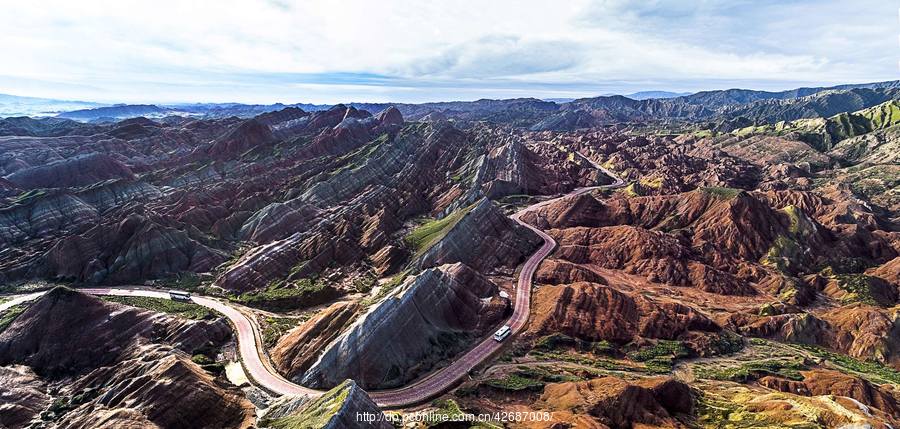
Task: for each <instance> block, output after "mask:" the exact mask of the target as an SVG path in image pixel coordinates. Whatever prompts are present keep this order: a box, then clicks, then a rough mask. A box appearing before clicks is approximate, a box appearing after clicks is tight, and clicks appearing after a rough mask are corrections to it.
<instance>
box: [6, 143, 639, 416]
mask: <svg viewBox="0 0 900 429" xmlns="http://www.w3.org/2000/svg"><path fill="white" fill-rule="evenodd" d="M579 156H581V154H579ZM582 157H583V156H582ZM583 158H584V159H586V160H587V161H588V162H590V163H591V164H592V165H593V166H594V167H596V168H597V169H599V170H602V171H603V172H604V173H606V174H607V175H609V176H610V177H613V178H615V179H616V181H615V183H613V184H611V185H604V186H593V187H587V188H579V189H576V190H574V191H572V192H569V193H568V194H566V195H564V196H562V197H559V198H566V197H571V196H575V195H581V194H584V193H587V192H590V191H592V190H594V189H600V188H617V187H621V186H622V185H623V184H624V182H623V181H622V180H621V179H619V178H617V177H616V176H615V175H613V174H612V173H611V172H609V171H608V170H606V169H605V168H603V167H601V166H599V165H597V164H596V163H594V162H593V161H590V160H589V159H588V158H586V157H583ZM559 198H555V199H551V200H546V201H542V202H540V203H537V204H534V205H531V206H528V207H526V208H524V209H522V210H520V211H518V212H516V213H515V214H513V215H512V216H510V218H511V219H513V220H514V221H516V222H518V223H519V224H520V225H522V226H524V227H526V228H528V229H530V230H532V231H533V232H534V233H535V234H537V235H538V236H540V237H541V238H542V239H543V240H544V243H543V244H542V245H541V247H540V248H539V249H538V250H537V252H535V253H534V254H533V255H531V256H530V257H529V258H528V260H527V261H525V264H523V265H522V268H521V270H520V271H519V278H518V282H517V283H516V300H515V306H514V307H513V314H512V316H511V317H510V319H509V320H508V321H507V324H508V325H509V326H510V328H511V330H512V335H515V334H517V333H519V332H520V331H521V330H522V328H524V327H525V324H526V323H527V322H528V315H529V313H530V312H531V283H532V278H533V277H534V273H535V271H537V268H538V265H540V263H541V262H542V261H543V260H544V258H546V257H547V255H549V254H550V252H552V251H553V249H554V248H555V247H556V242H555V241H554V240H553V238H551V237H550V236H549V235H547V234H546V233H544V232H543V231H541V230H539V229H537V228H535V227H533V226H531V225H529V224H527V223H525V222H524V221H522V220H521V219H520V217H521V216H522V215H523V214H525V213H527V212H529V211H532V210H535V209H538V208H540V207H543V206H546V205H547V204H550V203H552V202H553V201H556V200H557V199H559ZM79 290H80V291H82V292H86V293H90V294H94V295H117V296H145V297H152V298H165V299H168V298H169V294H168V293H167V292H161V291H158V290H149V289H142V288H128V289H126V288H93V289H79ZM42 294H43V292H37V293H32V294H28V295H22V296H18V297H16V298H14V299H13V300H11V301H7V302H5V303H3V304H0V311H3V310H6V309H7V308H9V307H11V306H13V305H16V304H19V303H22V302H26V301H29V300H32V299H35V298H37V297H39V296H41V295H42ZM192 300H193V301H194V302H195V303H197V304H199V305H202V306H204V307H207V308H210V309H213V310H216V311H218V312H219V313H222V314H223V315H225V317H227V318H228V319H229V320H230V321H231V323H232V324H233V325H234V328H235V332H236V334H237V340H238V351H239V354H240V356H241V361H242V363H243V366H244V370H245V371H246V372H247V375H248V376H249V378H250V379H251V380H253V381H254V382H255V383H256V384H257V385H258V386H261V387H263V388H264V389H266V390H268V391H270V392H272V393H275V394H278V395H307V396H311V397H314V396H319V395H321V394H322V393H323V392H322V391H319V390H315V389H310V388H307V387H303V386H300V385H298V384H295V383H293V382H291V381H289V380H287V379H285V378H284V377H282V376H281V375H279V374H278V372H277V371H275V369H274V368H272V366H271V363H270V362H269V360H268V358H266V357H265V356H263V349H264V348H263V345H262V340H261V335H260V334H259V329H258V328H257V327H256V326H255V325H254V323H253V322H252V321H251V320H250V318H248V317H247V316H246V315H245V314H244V313H242V312H241V311H240V310H238V309H237V308H236V307H233V306H231V305H229V304H228V303H225V302H223V301H219V300H216V299H212V298H207V297H202V296H193V297H192ZM508 341H509V340H507V341H505V342H502V343H501V342H497V341H494V339H493V335H491V336H489V337H487V338H485V339H484V340H482V341H481V342H480V343H478V345H476V346H475V347H474V348H472V349H471V350H469V351H468V352H466V353H465V354H463V355H462V356H461V357H459V358H458V359H457V360H455V361H453V363H451V364H450V365H448V366H446V367H444V368H441V369H439V370H437V371H435V372H433V373H431V374H430V375H428V376H426V377H424V378H422V379H420V380H418V381H415V382H413V383H412V384H410V385H407V386H404V387H401V388H397V389H391V390H376V391H371V392H369V396H371V397H372V399H373V400H374V401H375V402H376V403H377V404H378V405H379V406H382V407H385V408H397V407H402V406H408V405H415V404H419V403H422V402H424V401H426V400H428V399H431V398H434V397H436V396H438V395H440V394H442V393H444V392H446V391H447V390H448V389H450V388H451V387H453V386H454V385H455V384H456V383H457V382H459V381H460V380H462V379H463V378H464V377H466V375H467V374H468V373H469V372H470V371H471V370H472V369H474V368H475V367H476V366H478V365H479V364H481V363H482V362H484V361H486V360H487V359H488V358H490V357H491V356H492V355H493V354H495V353H496V352H498V351H499V350H500V349H501V348H502V347H503V345H504V344H505V343H506V342H508Z"/></svg>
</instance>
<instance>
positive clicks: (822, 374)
mask: <svg viewBox="0 0 900 429" xmlns="http://www.w3.org/2000/svg"><path fill="white" fill-rule="evenodd" d="M801 374H802V376H803V380H802V381H790V380H784V379H781V378H777V377H771V376H770V377H764V378H763V379H760V381H759V382H760V384H762V385H764V386H766V387H769V388H772V389H776V390H780V391H782V392H790V393H794V394H798V395H803V396H813V395H833V396H843V397H846V398H850V399H853V400H854V401H857V402H858V403H860V404H863V405H864V406H866V407H870V408H874V409H875V410H877V411H880V412H881V413H884V414H886V415H888V416H898V415H900V398H898V396H897V394H896V393H895V392H894V391H892V390H890V389H885V388H884V387H881V386H878V385H875V384H872V383H870V382H869V381H867V380H865V379H862V378H859V377H856V376H853V375H850V374H847V373H843V372H838V371H833V370H827V369H815V370H811V371H803V372H802V373H801ZM869 411H870V413H871V412H872V411H874V410H871V409H870V410H869Z"/></svg>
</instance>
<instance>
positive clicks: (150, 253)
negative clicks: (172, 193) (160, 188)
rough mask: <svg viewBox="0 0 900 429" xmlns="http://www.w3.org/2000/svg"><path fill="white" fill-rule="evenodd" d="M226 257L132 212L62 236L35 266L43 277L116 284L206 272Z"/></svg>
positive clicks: (184, 234)
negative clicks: (80, 232)
mask: <svg viewBox="0 0 900 429" xmlns="http://www.w3.org/2000/svg"><path fill="white" fill-rule="evenodd" d="M225 259H226V256H225V255H224V254H223V253H221V252H218V251H216V250H214V249H211V248H209V247H207V246H205V245H204V244H202V243H200V242H198V241H197V240H195V239H194V238H192V237H191V236H190V235H189V234H188V233H186V232H184V231H182V230H179V229H175V228H172V227H168V226H164V225H160V224H158V223H156V222H154V221H153V220H152V219H150V218H148V217H146V216H144V215H140V214H133V215H131V216H128V217H126V218H125V219H123V220H122V221H120V222H117V223H110V224H101V225H98V226H96V227H94V228H92V229H90V230H88V231H87V232H85V233H84V234H82V235H73V236H70V237H66V238H63V239H62V240H60V241H58V242H57V243H56V244H55V245H54V246H53V247H52V248H51V249H50V250H49V251H47V253H46V254H44V256H43V258H42V260H43V263H42V264H41V265H40V267H39V268H37V269H38V270H40V271H38V273H39V274H40V275H41V276H43V277H53V278H58V279H68V280H75V281H79V282H89V283H114V284H118V283H126V282H134V281H138V280H140V279H153V278H162V277H166V276H170V275H173V274H177V273H179V272H182V271H191V272H205V271H209V270H211V269H212V268H213V267H215V266H216V265H218V264H220V263H222V262H223V261H224V260H225Z"/></svg>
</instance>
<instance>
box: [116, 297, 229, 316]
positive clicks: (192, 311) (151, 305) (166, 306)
mask: <svg viewBox="0 0 900 429" xmlns="http://www.w3.org/2000/svg"><path fill="white" fill-rule="evenodd" d="M103 299H104V300H106V301H110V302H116V303H119V304H125V305H130V306H132V307H140V308H144V309H147V310H151V311H155V312H158V313H169V314H173V315H175V316H178V317H183V318H185V319H192V320H211V319H215V318H218V317H219V314H218V313H216V312H215V311H213V310H210V309H208V308H206V307H203V306H202V305H197V304H194V303H190V302H181V301H172V300H169V299H164V298H150V297H145V296H112V295H109V296H104V297H103Z"/></svg>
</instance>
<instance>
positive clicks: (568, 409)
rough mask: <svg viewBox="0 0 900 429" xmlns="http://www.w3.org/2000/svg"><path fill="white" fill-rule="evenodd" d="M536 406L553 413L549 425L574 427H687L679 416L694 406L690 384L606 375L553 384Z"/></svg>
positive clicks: (664, 379) (685, 415) (662, 378)
mask: <svg viewBox="0 0 900 429" xmlns="http://www.w3.org/2000/svg"><path fill="white" fill-rule="evenodd" d="M535 406H536V407H538V408H539V409H542V410H546V411H551V412H552V413H553V414H552V415H553V422H547V427H557V426H556V425H553V424H559V425H560V426H562V425H564V424H567V423H568V424H570V425H573V426H572V427H611V428H629V427H643V426H645V425H646V426H647V427H664V428H686V427H690V426H689V425H687V424H685V423H683V422H682V420H679V417H681V418H685V417H687V416H689V415H691V413H692V412H693V409H694V405H693V399H692V394H691V389H690V387H688V386H687V385H686V384H684V383H682V382H680V381H676V380H673V379H671V378H666V377H661V378H649V379H644V380H640V381H637V382H628V381H625V380H622V379H620V378H616V377H603V378H595V379H592V380H588V381H581V382H567V383H556V384H550V385H547V386H546V387H545V388H544V392H543V394H542V395H541V398H540V400H539V401H538V402H537V403H536V404H535ZM551 425H553V426H551ZM562 427H564V426H562Z"/></svg>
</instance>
